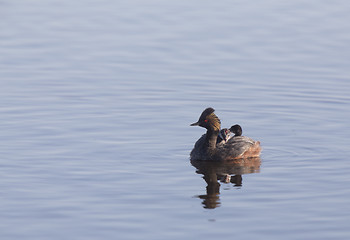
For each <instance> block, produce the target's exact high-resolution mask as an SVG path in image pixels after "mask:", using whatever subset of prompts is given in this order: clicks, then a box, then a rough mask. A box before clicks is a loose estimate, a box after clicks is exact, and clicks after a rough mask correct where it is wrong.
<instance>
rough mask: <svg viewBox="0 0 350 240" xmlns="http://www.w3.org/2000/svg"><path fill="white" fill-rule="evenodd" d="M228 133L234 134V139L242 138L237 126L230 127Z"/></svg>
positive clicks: (239, 127) (239, 128) (240, 130)
mask: <svg viewBox="0 0 350 240" xmlns="http://www.w3.org/2000/svg"><path fill="white" fill-rule="evenodd" d="M230 132H232V133H234V134H235V136H234V137H237V136H242V128H241V126H239V125H238V124H236V125H233V126H232V127H230Z"/></svg>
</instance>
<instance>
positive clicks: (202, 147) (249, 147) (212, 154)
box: [191, 108, 261, 161]
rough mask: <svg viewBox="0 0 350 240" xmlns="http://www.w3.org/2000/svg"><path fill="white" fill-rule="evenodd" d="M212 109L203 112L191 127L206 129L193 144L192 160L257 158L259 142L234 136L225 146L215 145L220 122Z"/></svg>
mask: <svg viewBox="0 0 350 240" xmlns="http://www.w3.org/2000/svg"><path fill="white" fill-rule="evenodd" d="M214 111H215V110H214V109H213V108H207V109H205V110H204V111H203V113H202V114H201V116H200V117H199V120H198V121H197V122H196V123H193V124H191V126H200V127H204V128H206V129H207V133H206V134H204V135H203V136H202V137H201V138H199V139H198V141H197V142H196V143H195V146H194V148H193V150H192V152H191V159H192V160H217V161H222V160H232V159H239V158H250V157H259V156H260V152H261V147H260V142H259V141H255V140H253V139H251V138H249V137H245V136H235V137H233V138H231V139H229V140H228V141H227V142H226V143H225V144H218V145H217V144H216V143H217V137H218V135H219V131H220V127H221V122H220V119H219V118H218V117H217V116H216V115H215V114H214Z"/></svg>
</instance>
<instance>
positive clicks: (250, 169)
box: [191, 158, 261, 208]
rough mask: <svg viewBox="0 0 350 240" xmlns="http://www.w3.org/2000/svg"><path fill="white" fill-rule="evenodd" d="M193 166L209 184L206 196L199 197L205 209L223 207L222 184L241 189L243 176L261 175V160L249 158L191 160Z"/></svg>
mask: <svg viewBox="0 0 350 240" xmlns="http://www.w3.org/2000/svg"><path fill="white" fill-rule="evenodd" d="M191 164H192V165H193V166H194V167H195V168H196V169H197V171H196V173H198V174H201V175H203V179H204V180H205V182H206V183H207V187H206V194H205V195H198V197H199V198H200V199H203V202H202V204H203V207H204V208H216V207H219V206H220V205H221V201H220V186H221V185H220V183H219V182H218V181H221V182H222V183H224V184H228V183H232V184H233V185H234V186H236V187H241V186H242V182H243V177H242V175H244V174H250V173H259V172H260V165H261V159H260V158H248V159H237V160H231V161H198V160H191Z"/></svg>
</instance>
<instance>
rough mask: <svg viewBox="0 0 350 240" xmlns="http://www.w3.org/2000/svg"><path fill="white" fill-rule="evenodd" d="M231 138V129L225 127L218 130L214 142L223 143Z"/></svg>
mask: <svg viewBox="0 0 350 240" xmlns="http://www.w3.org/2000/svg"><path fill="white" fill-rule="evenodd" d="M230 138H231V131H230V130H229V129H227V128H223V129H221V130H220V132H219V135H218V139H217V141H216V144H225V143H226V142H227V141H228V140H229V139H230Z"/></svg>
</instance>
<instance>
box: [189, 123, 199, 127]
mask: <svg viewBox="0 0 350 240" xmlns="http://www.w3.org/2000/svg"><path fill="white" fill-rule="evenodd" d="M198 125H199V122H195V123H192V124H191V125H190V126H198Z"/></svg>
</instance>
